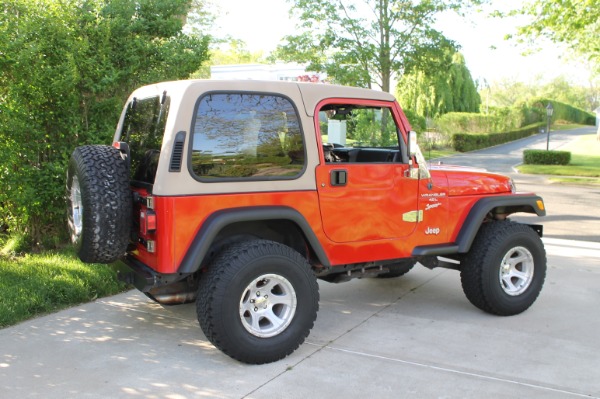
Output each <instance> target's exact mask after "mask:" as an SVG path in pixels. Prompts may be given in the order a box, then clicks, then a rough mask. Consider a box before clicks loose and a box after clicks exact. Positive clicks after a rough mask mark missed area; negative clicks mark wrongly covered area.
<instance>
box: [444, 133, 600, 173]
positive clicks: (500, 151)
mask: <svg viewBox="0 0 600 399" xmlns="http://www.w3.org/2000/svg"><path fill="white" fill-rule="evenodd" d="M595 132H596V128H595V127H594V126H586V127H582V128H578V129H572V130H562V131H556V132H550V149H551V150H560V149H561V147H563V146H564V145H565V144H567V143H569V142H571V141H572V140H573V139H575V138H577V137H579V136H583V135H586V134H593V133H595ZM546 138H547V136H546V135H545V134H536V135H534V136H530V137H526V138H524V139H521V140H517V141H513V142H510V143H507V144H502V145H498V146H495V147H491V148H486V149H484V150H479V151H472V152H468V153H464V154H459V155H455V156H452V157H445V158H438V159H436V161H441V162H442V163H447V164H454V165H463V166H473V167H479V168H481V167H484V168H486V169H487V170H489V171H490V172H498V173H514V170H513V166H515V165H518V164H520V163H522V162H523V150H525V149H536V150H545V149H546Z"/></svg>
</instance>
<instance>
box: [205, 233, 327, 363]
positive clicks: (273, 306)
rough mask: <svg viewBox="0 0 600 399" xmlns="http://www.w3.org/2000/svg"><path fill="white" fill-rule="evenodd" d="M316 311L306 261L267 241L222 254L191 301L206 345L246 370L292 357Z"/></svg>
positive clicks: (316, 288) (311, 276) (316, 297)
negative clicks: (247, 367) (244, 365)
mask: <svg viewBox="0 0 600 399" xmlns="http://www.w3.org/2000/svg"><path fill="white" fill-rule="evenodd" d="M260 290H263V291H262V292H259V291H260ZM265 290H266V291H265ZM294 294H295V301H292V298H293V296H294ZM265 295H266V296H267V298H265ZM269 295H270V297H268V296H269ZM253 301H254V302H253ZM292 307H295V309H292ZM318 309H319V286H318V284H317V280H316V277H315V275H314V273H313V272H312V270H311V268H310V265H309V264H308V262H307V261H306V259H304V258H303V257H302V256H301V255H300V254H299V253H298V252H296V251H294V250H293V249H291V248H290V247H287V246H285V245H283V244H280V243H277V242H273V241H266V240H252V241H244V242H241V243H236V244H232V245H230V246H228V247H226V248H225V249H224V250H222V251H221V253H219V254H218V255H217V256H216V258H215V259H214V260H213V261H212V263H211V264H210V265H209V267H208V270H207V271H206V272H205V273H204V274H203V275H202V276H201V278H200V286H199V288H198V297H197V299H196V311H197V314H198V321H199V323H200V327H201V328H202V331H203V332H204V334H205V335H206V337H207V338H208V339H209V341H210V342H211V343H212V344H213V345H215V346H216V347H217V348H218V349H220V350H221V351H223V352H224V353H225V354H227V355H228V356H230V357H232V358H234V359H236V360H239V361H241V362H244V363H249V364H263V363H270V362H274V361H277V360H280V359H282V358H284V357H286V356H287V355H289V354H291V353H292V352H293V351H294V350H296V349H297V348H298V346H300V344H302V342H304V339H305V338H306V337H307V336H308V333H309V332H310V330H311V329H312V327H313V325H314V322H315V320H316V318H317V311H318ZM270 312H272V313H270ZM273 315H276V316H277V317H274V316H273ZM253 321H255V323H254V324H253ZM271 321H274V323H272V322H271Z"/></svg>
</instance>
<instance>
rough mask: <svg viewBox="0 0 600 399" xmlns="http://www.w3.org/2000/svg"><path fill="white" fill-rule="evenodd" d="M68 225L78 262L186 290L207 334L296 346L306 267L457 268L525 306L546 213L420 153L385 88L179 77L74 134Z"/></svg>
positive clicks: (540, 254)
mask: <svg viewBox="0 0 600 399" xmlns="http://www.w3.org/2000/svg"><path fill="white" fill-rule="evenodd" d="M67 191H68V202H69V204H68V215H69V226H70V232H71V236H72V240H73V242H74V243H75V245H76V247H77V251H78V255H79V257H80V258H81V260H82V261H84V262H95V263H112V262H118V264H119V266H120V267H119V268H120V273H121V276H122V277H123V278H124V279H125V280H126V281H128V282H130V283H131V284H133V285H135V286H136V287H137V288H138V289H139V290H141V291H142V292H144V293H145V294H146V295H147V296H148V297H150V298H152V299H153V300H155V301H157V302H159V303H163V304H176V303H185V302H190V301H194V300H195V301H196V307H197V314H198V320H199V323H200V327H201V328H202V330H203V331H204V334H205V335H206V337H207V338H208V339H209V340H210V342H212V343H213V344H214V345H215V346H216V347H217V348H219V349H220V350H221V351H223V352H224V353H226V354H227V355H229V356H231V357H232V358H234V359H237V360H239V361H242V362H246V363H255V364H260V363H267V362H272V361H276V360H279V359H282V358H283V357H285V356H287V355H289V354H290V353H292V352H293V351H294V350H295V349H296V348H298V346H299V345H300V344H301V343H302V342H303V341H304V339H305V338H306V337H307V336H308V334H309V331H310V330H311V328H312V327H313V324H314V321H315V319H316V316H317V310H318V308H319V286H318V284H317V279H321V280H325V281H329V282H342V281H347V280H349V279H352V278H355V277H359V278H360V277H367V276H374V277H383V278H388V277H397V276H401V275H403V274H405V273H406V272H408V271H409V270H410V269H411V268H412V267H413V266H414V265H415V264H416V263H417V262H419V263H420V264H422V265H424V266H426V267H428V268H434V267H447V268H452V269H456V270H459V271H460V278H461V282H462V287H463V290H464V292H465V294H466V296H467V298H468V299H469V301H471V303H473V304H474V305H475V306H476V307H478V308H480V309H482V310H484V311H486V312H489V313H493V314H497V315H514V314H517V313H520V312H523V311H524V310H526V309H527V308H528V307H529V306H530V305H531V304H532V303H533V302H534V301H535V300H536V298H537V296H538V294H539V292H540V290H541V288H542V285H543V282H544V278H545V274H546V255H545V250H544V247H543V244H542V241H541V239H540V237H541V235H542V228H541V226H538V225H524V224H519V223H515V222H512V221H509V220H508V217H509V216H510V215H511V214H514V213H517V212H526V213H533V214H537V215H539V216H542V215H544V214H545V210H544V203H543V201H542V199H541V198H540V197H538V196H536V195H534V194H531V193H518V192H516V189H515V186H514V184H513V182H512V180H511V179H510V178H508V177H505V176H502V175H498V174H493V173H487V172H485V171H484V170H473V169H470V170H469V169H465V168H459V167H441V166H435V167H432V166H428V165H427V164H426V162H425V160H424V158H423V156H422V154H421V151H420V150H419V148H418V146H417V144H416V133H415V132H413V131H411V128H410V125H409V123H408V121H407V119H406V117H405V115H404V114H403V112H402V110H401V108H400V106H399V105H398V103H397V102H396V100H395V99H394V97H393V96H392V95H390V94H388V93H383V92H378V91H372V90H366V89H359V88H352V87H343V86H336V85H325V84H312V83H296V82H259V81H179V82H165V83H159V84H155V85H151V86H145V87H142V88H140V89H138V90H136V91H135V92H134V93H133V94H132V95H131V96H130V97H129V100H128V101H127V104H126V105H125V107H124V109H123V113H122V115H121V118H120V120H119V123H118V125H117V129H116V133H115V136H114V144H113V145H112V146H105V145H91V146H82V147H78V148H76V149H75V151H74V152H73V155H72V157H71V160H70V164H69V168H68V173H67Z"/></svg>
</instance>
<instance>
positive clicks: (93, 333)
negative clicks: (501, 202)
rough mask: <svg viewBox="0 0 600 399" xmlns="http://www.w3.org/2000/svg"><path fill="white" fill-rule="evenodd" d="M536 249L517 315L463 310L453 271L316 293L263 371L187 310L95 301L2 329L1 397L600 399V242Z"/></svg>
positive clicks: (134, 299) (135, 301)
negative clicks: (228, 352)
mask: <svg viewBox="0 0 600 399" xmlns="http://www.w3.org/2000/svg"><path fill="white" fill-rule="evenodd" d="M546 248H547V251H548V259H549V269H548V277H547V279H546V284H545V287H544V289H543V290H542V293H541V296H540V298H539V299H538V301H537V302H536V303H535V304H534V305H533V307H532V308H530V309H529V310H528V311H526V312H525V313H523V314H521V315H518V316H513V317H506V318H503V317H496V316H491V315H488V314H486V313H483V312H481V311H479V310H478V309H476V308H475V307H473V306H472V305H471V304H470V303H469V302H468V301H467V299H466V298H465V296H464V295H463V293H462V290H461V287H460V280H459V275H458V273H457V272H455V271H450V270H442V269H438V270H434V271H430V270H428V269H425V268H424V267H421V266H418V267H417V268H415V269H414V270H413V271H411V272H410V273H409V274H407V275H406V276H404V277H401V278H398V279H391V280H379V279H364V280H354V281H352V282H349V283H344V284H340V285H333V284H329V283H321V284H320V288H321V309H320V311H319V315H318V319H317V322H316V325H315V327H314V329H313V330H312V332H311V334H310V336H309V337H308V340H307V342H306V343H305V344H304V345H302V346H301V347H300V348H299V349H298V350H297V351H296V352H294V353H293V354H292V355H291V356H289V357H288V358H286V359H284V360H282V361H280V362H277V363H273V364H269V365H263V366H248V365H244V364H241V363H238V362H236V361H234V360H231V359H230V358H228V357H227V356H225V355H223V354H222V353H221V352H219V351H218V350H216V349H215V348H214V347H213V346H212V345H211V344H209V343H208V341H207V340H206V338H205V337H204V335H203V334H202V331H201V330H200V328H199V327H198V324H197V322H196V317H195V308H194V305H192V304H190V305H180V306H174V307H162V306H160V305H157V304H154V303H152V302H150V301H149V300H147V299H146V298H145V297H144V296H143V295H141V294H139V293H138V292H136V291H130V292H127V293H124V294H121V295H117V296H114V297H110V298H104V299H100V300H98V301H96V302H93V303H89V304H85V305H82V306H78V307H75V308H71V309H68V310H65V311H62V312H59V313H56V314H52V315H48V316H45V317H41V318H38V319H34V320H31V321H28V322H25V323H22V324H20V325H17V326H15V327H11V328H6V329H3V330H0V348H1V349H0V397H1V398H3V399H8V398H61V399H62V398H71V397H73V398H173V399H178V398H246V397H247V398H265V399H266V398H269V399H272V398H303V399H304V398H309V397H310V398H333V397H335V398H364V397H365V396H367V397H371V398H409V397H412V398H483V397H493V398H576V397H585V398H589V397H600V339H599V336H600V335H599V333H598V331H600V317H598V315H599V310H598V306H599V304H600V288H599V283H600V244H597V243H584V242H574V241H565V240H556V239H547V240H546Z"/></svg>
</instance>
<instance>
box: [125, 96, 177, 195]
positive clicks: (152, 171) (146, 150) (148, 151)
mask: <svg viewBox="0 0 600 399" xmlns="http://www.w3.org/2000/svg"><path fill="white" fill-rule="evenodd" d="M169 104H170V99H169V97H167V96H166V92H165V93H163V95H162V97H159V96H155V97H148V98H144V99H137V98H134V99H133V100H132V101H131V102H130V103H129V104H128V106H127V112H126V113H125V120H124V123H123V131H122V132H121V141H124V142H126V143H127V144H129V149H130V151H131V153H130V162H131V168H130V173H131V180H133V181H137V182H142V183H147V184H153V183H154V178H155V177H156V170H157V168H158V158H159V155H160V148H161V145H162V138H163V134H164V131H165V122H166V120H167V114H168V112H169Z"/></svg>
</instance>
